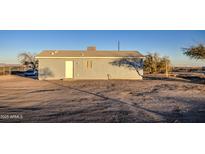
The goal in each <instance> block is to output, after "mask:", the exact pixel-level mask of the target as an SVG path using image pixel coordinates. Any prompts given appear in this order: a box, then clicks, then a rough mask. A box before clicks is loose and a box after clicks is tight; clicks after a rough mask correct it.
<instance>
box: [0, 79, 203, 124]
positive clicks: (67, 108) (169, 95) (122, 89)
mask: <svg viewBox="0 0 205 154" xmlns="http://www.w3.org/2000/svg"><path fill="white" fill-rule="evenodd" d="M0 122H100V123H101V122H122V123H123V122H146V123H147V122H205V85H204V84H197V83H192V82H190V81H189V80H182V79H181V80H179V79H177V78H172V79H170V80H161V79H152V80H151V79H145V80H141V81H140V80H137V81H133V80H105V81H103V80H100V81H97V80H96V81H93V80H92V81H91V80H90V81H39V80H34V79H30V78H24V77H19V76H14V75H13V76H0Z"/></svg>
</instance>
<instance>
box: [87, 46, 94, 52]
mask: <svg viewBox="0 0 205 154" xmlns="http://www.w3.org/2000/svg"><path fill="white" fill-rule="evenodd" d="M87 51H88V52H95V51H96V47H95V46H90V47H87Z"/></svg>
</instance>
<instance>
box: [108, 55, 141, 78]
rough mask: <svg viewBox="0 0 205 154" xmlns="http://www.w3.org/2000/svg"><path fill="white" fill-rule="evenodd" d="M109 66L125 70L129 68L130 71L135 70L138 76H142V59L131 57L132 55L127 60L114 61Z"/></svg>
mask: <svg viewBox="0 0 205 154" xmlns="http://www.w3.org/2000/svg"><path fill="white" fill-rule="evenodd" d="M110 64H111V65H113V66H118V67H126V68H129V69H130V70H135V71H136V72H137V74H138V75H139V76H142V75H143V74H141V73H140V70H142V69H143V59H142V58H137V57H133V56H132V55H130V56H129V57H127V58H119V59H116V60H114V61H112V62H110Z"/></svg>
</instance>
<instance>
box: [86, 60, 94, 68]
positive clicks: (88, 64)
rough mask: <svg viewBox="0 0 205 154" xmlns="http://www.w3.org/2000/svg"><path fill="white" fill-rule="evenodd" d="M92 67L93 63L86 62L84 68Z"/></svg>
mask: <svg viewBox="0 0 205 154" xmlns="http://www.w3.org/2000/svg"><path fill="white" fill-rule="evenodd" d="M92 67H93V62H92V61H91V60H87V62H86V68H87V69H91V68H92Z"/></svg>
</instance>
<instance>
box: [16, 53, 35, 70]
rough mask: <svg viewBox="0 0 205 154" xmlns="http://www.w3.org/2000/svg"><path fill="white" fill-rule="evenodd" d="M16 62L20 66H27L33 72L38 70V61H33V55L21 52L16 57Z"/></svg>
mask: <svg viewBox="0 0 205 154" xmlns="http://www.w3.org/2000/svg"><path fill="white" fill-rule="evenodd" d="M18 60H19V62H20V63H21V64H22V65H25V66H27V67H28V68H31V69H33V70H36V69H37V68H38V60H37V59H35V54H32V53H30V52H23V53H20V54H19V55H18Z"/></svg>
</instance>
